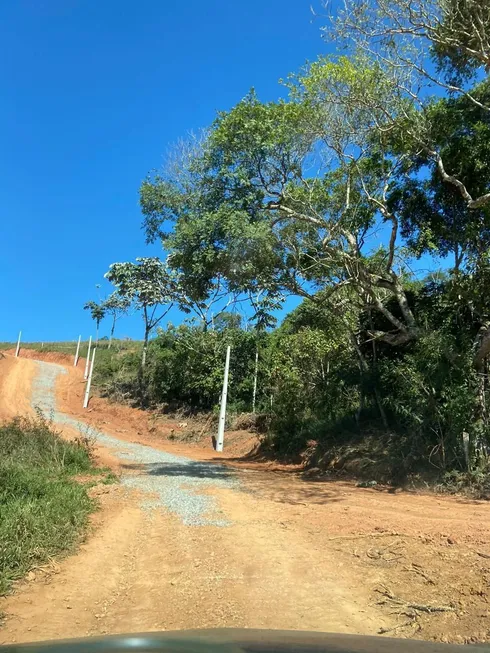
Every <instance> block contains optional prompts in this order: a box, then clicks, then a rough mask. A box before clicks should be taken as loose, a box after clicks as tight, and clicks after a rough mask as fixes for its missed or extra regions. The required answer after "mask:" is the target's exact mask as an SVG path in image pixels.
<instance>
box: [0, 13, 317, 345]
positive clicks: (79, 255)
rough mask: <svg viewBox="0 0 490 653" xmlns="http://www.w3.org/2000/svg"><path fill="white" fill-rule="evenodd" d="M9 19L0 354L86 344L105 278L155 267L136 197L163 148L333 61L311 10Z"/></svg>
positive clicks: (133, 324)
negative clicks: (13, 346)
mask: <svg viewBox="0 0 490 653" xmlns="http://www.w3.org/2000/svg"><path fill="white" fill-rule="evenodd" d="M1 5H2V6H1V8H0V44H1V45H0V51H1V56H2V62H3V74H2V80H3V82H2V86H3V88H2V94H1V95H2V100H1V103H0V126H1V127H0V134H1V140H0V148H1V156H0V211H1V243H2V247H1V252H0V282H1V288H2V302H1V309H0V313H1V314H0V340H13V339H15V338H16V335H17V332H18V330H19V329H22V330H23V332H24V335H25V338H26V339H27V340H60V339H63V340H64V339H74V338H76V337H77V336H78V334H79V333H80V332H81V333H82V334H83V335H84V336H87V335H88V334H89V333H90V332H91V331H92V326H91V324H92V323H91V320H90V318H89V316H88V314H87V312H86V311H83V310H82V305H83V303H84V302H85V301H86V300H88V299H91V298H94V299H96V298H97V291H96V289H95V284H97V283H99V282H101V279H102V275H103V274H104V272H105V271H106V270H107V267H108V266H109V264H110V263H112V262H113V261H117V260H128V259H132V258H134V257H136V256H141V255H143V256H144V255H149V254H150V253H154V252H157V253H159V251H160V250H159V249H152V250H151V249H149V248H147V247H146V246H145V244H144V237H143V233H142V231H141V228H140V224H141V216H140V213H139V207H138V188H139V184H140V182H141V180H142V179H143V178H144V177H145V175H146V174H147V172H148V171H149V170H150V169H152V168H156V167H158V166H160V165H161V163H162V160H163V156H164V154H165V151H166V149H167V147H168V146H169V145H171V144H172V143H173V142H175V140H176V139H177V138H179V137H180V136H183V135H185V133H186V132H188V131H189V130H192V129H197V128H199V127H202V126H206V125H207V124H209V123H210V121H211V120H212V119H213V117H214V115H215V112H216V111H217V110H220V109H227V108H229V107H231V106H232V105H233V104H235V103H236V102H237V101H238V100H239V99H240V98H241V97H243V96H244V95H245V93H246V92H247V90H248V89H249V88H250V87H251V86H255V87H256V89H257V91H258V93H259V94H260V96H261V97H262V98H263V99H272V98H275V97H277V94H278V91H279V87H278V85H277V80H278V79H279V78H280V77H283V76H285V75H286V74H287V73H288V72H290V71H292V70H295V69H297V68H298V67H299V66H300V65H301V64H302V63H304V61H305V60H306V59H313V58H315V57H316V56H317V55H318V54H320V53H323V52H325V51H326V46H325V43H323V42H322V40H321V38H320V31H319V28H320V23H319V22H313V23H312V15H311V13H310V9H309V6H310V2H309V0H247V2H232V1H230V0H206V1H205V2H203V1H202V0H199V1H197V0H185V1H183V2H177V1H176V0H174V1H171V0H138V1H137V2H136V1H135V0H11V1H5V2H2V3H1ZM172 319H173V321H174V322H176V321H178V319H179V318H178V316H177V315H175V314H174V315H173V316H172ZM103 331H104V330H103ZM120 331H121V333H122V334H124V335H129V336H133V337H137V336H139V335H140V331H141V325H140V321H139V319H137V318H136V317H134V318H132V319H130V320H127V321H126V322H125V323H124V324H123V323H121V328H120Z"/></svg>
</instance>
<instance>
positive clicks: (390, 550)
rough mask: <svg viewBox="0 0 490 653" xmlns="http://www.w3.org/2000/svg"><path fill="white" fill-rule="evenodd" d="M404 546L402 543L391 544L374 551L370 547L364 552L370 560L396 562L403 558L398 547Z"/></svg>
mask: <svg viewBox="0 0 490 653" xmlns="http://www.w3.org/2000/svg"><path fill="white" fill-rule="evenodd" d="M403 544H404V542H403V541H399V542H391V543H390V544H388V546H385V548H384V549H375V548H374V547H371V548H370V549H368V550H367V551H366V555H367V557H368V558H370V559H371V560H382V561H383V562H396V561H397V560H400V559H401V558H403V557H404V554H403V552H402V551H400V550H399V547H400V546H402V545H403Z"/></svg>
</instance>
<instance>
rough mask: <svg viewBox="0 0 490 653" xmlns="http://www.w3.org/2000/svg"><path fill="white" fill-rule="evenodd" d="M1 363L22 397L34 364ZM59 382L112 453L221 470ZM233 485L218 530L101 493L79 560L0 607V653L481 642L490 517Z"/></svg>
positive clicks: (255, 474) (224, 494)
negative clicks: (3, 616) (30, 646)
mask: <svg viewBox="0 0 490 653" xmlns="http://www.w3.org/2000/svg"><path fill="white" fill-rule="evenodd" d="M29 363H30V361H29ZM2 364H4V361H0V377H1V374H2V370H3V369H7V367H8V371H7V373H6V375H5V378H6V379H7V381H5V380H4V384H3V386H2V387H3V388H5V387H7V388H8V387H9V386H10V382H11V381H10V380H9V379H12V383H14V384H15V385H16V387H17V388H21V387H23V388H24V390H23V392H25V391H26V388H27V387H28V383H27V381H26V382H24V383H22V382H21V381H20V379H21V377H23V376H24V375H26V379H27V377H28V376H29V375H31V377H29V378H32V369H30V368H29V365H28V362H27V361H25V362H24V363H22V362H21V361H15V363H11V362H10V363H8V364H7V366H6V367H5V368H2V367H1V366H2ZM17 366H22V370H21V369H20V367H19V371H18V372H16V371H15V369H16V367H17ZM66 368H67V370H68V374H67V375H63V376H61V377H59V378H60V382H59V386H58V408H59V409H60V410H62V411H64V412H66V413H69V414H72V415H76V416H77V417H78V418H79V419H83V420H84V421H86V422H87V423H91V424H93V425H95V426H97V427H98V428H100V429H101V430H103V431H105V432H107V433H109V434H111V435H113V436H115V437H117V438H119V439H121V440H127V441H135V442H139V443H144V444H147V445H148V446H151V447H154V448H156V449H164V450H166V451H171V452H172V453H181V454H185V455H187V456H189V457H192V458H196V459H217V458H219V456H217V454H216V453H215V452H213V450H212V449H211V447H208V448H204V447H198V446H191V445H188V444H183V443H173V442H169V441H167V440H165V435H166V434H168V433H170V431H171V429H172V428H173V429H176V428H179V427H178V424H175V423H173V422H170V421H169V422H164V423H163V422H162V423H159V424H158V429H155V428H154V425H153V424H152V423H151V420H150V419H149V417H148V415H147V414H146V413H144V412H143V411H138V410H134V409H131V408H129V407H126V406H117V405H114V404H110V403H109V402H107V401H106V400H104V399H101V398H94V399H92V400H91V403H90V409H89V410H87V411H83V409H81V407H80V406H81V395H82V389H83V378H82V371H81V370H75V369H74V368H73V367H72V366H70V365H67V366H66ZM15 379H17V380H15ZM19 384H20V385H19ZM10 396H11V401H12V402H15V401H19V407H21V408H23V407H25V403H26V402H25V398H24V399H23V398H21V397H20V396H19V393H18V392H16V393H12V392H11V393H10ZM13 408H15V405H12V406H10V412H11V411H12V409H13ZM234 462H235V463H236V462H237V461H236V460H235V461H234ZM237 474H238V477H239V479H240V481H241V483H242V488H243V489H242V490H241V491H239V490H235V489H233V490H231V489H226V490H214V491H213V494H215V495H216V497H217V499H218V501H219V504H220V509H221V510H222V512H223V514H224V515H225V516H226V518H228V519H229V520H230V522H231V523H232V525H231V526H230V527H228V528H216V527H186V526H184V525H183V524H182V523H181V522H180V521H179V520H178V519H177V518H176V517H174V516H172V515H170V514H167V513H164V512H160V513H158V514H156V515H154V516H153V517H151V518H149V517H148V516H146V515H145V514H144V513H143V511H142V510H141V509H140V508H139V506H138V502H137V498H136V497H135V496H133V495H132V494H129V493H126V492H124V491H123V490H122V488H120V487H117V486H116V487H112V488H110V489H109V490H108V491H107V493H106V494H105V493H103V494H101V502H102V508H101V511H100V513H99V514H98V516H97V521H96V528H95V530H94V532H93V533H92V534H91V536H90V537H89V539H88V541H87V543H86V544H85V545H84V546H83V547H82V549H81V551H80V552H79V553H78V554H77V555H74V556H71V557H70V558H68V559H66V560H64V561H62V562H61V563H56V564H54V566H53V569H51V570H42V571H39V572H38V571H36V572H34V576H32V577H31V578H30V580H28V582H26V583H25V584H23V585H22V586H20V587H19V588H18V592H17V593H16V595H14V596H13V597H10V598H8V599H7V600H5V601H4V602H3V605H0V610H2V609H3V610H4V611H5V612H6V613H7V615H8V618H7V620H6V624H5V626H4V628H3V630H0V641H5V642H11V641H29V640H36V639H44V638H50V637H53V638H56V637H66V636H82V635H85V634H99V633H113V632H123V631H126V632H136V631H144V630H157V629H160V630H161V629H172V628H192V627H205V626H208V627H212V626H216V627H217V626H237V627H239V626H247V627H263V628H292V629H297V628H300V629H311V630H327V631H328V630H330V631H338V632H359V633H366V634H374V633H376V632H387V633H389V634H390V635H391V636H399V637H416V638H423V639H435V640H439V641H453V642H476V641H478V642H484V641H486V642H488V641H490V619H489V618H490V607H489V603H488V599H489V594H490V519H489V510H490V506H489V504H488V503H486V502H481V501H470V500H467V499H464V498H461V497H447V496H437V495H433V494H425V495H423V494H418V493H408V492H396V493H394V492H393V493H391V492H389V491H384V490H377V489H361V488H358V487H355V485H354V484H350V483H340V482H329V481H312V480H304V479H303V478H302V477H301V476H300V475H299V474H298V473H297V470H295V469H292V468H287V467H281V466H279V465H276V467H275V469H274V470H271V469H269V468H267V467H265V466H261V465H260V464H258V463H255V464H254V465H248V464H242V466H241V467H240V468H239V469H238V470H237ZM102 492H104V490H102ZM2 636H3V637H2Z"/></svg>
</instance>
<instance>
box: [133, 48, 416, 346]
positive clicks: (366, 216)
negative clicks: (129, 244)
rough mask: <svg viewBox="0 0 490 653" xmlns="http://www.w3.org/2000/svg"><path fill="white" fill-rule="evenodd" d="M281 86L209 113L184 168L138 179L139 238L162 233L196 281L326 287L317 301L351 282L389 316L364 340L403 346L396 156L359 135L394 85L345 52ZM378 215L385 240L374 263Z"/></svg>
mask: <svg viewBox="0 0 490 653" xmlns="http://www.w3.org/2000/svg"><path fill="white" fill-rule="evenodd" d="M290 89H291V99H290V100H289V101H287V102H286V101H282V102H277V103H273V102H272V103H268V104H263V103H261V102H260V101H259V100H258V99H257V97H256V96H255V94H254V93H253V92H252V93H251V94H249V95H248V96H247V97H246V98H245V99H244V100H243V101H242V102H240V103H239V104H238V105H237V106H236V107H235V108H234V109H232V110H231V111H230V112H228V113H223V114H220V115H219V116H218V118H217V120H216V121H215V123H214V125H213V127H212V128H211V130H210V132H209V136H208V138H207V140H206V141H205V143H204V144H203V146H202V148H201V150H200V152H199V153H198V154H197V155H195V156H194V158H193V159H191V161H190V162H188V168H189V170H188V171H186V172H185V174H182V175H179V174H178V175H174V176H172V177H169V176H168V175H167V176H155V177H153V178H150V179H148V180H147V181H146V182H145V183H144V184H143V186H142V188H141V203H142V208H143V213H144V215H145V227H146V231H147V236H148V239H149V240H155V239H156V238H162V240H163V242H164V245H165V247H166V248H167V249H169V250H170V251H171V252H172V258H171V260H172V264H173V265H175V266H176V267H177V268H178V269H179V270H181V271H182V272H183V273H184V274H185V277H186V278H193V279H196V280H197V283H198V284H200V285H201V286H202V288H206V287H207V285H208V284H209V283H211V281H212V279H213V278H215V276H216V275H217V274H218V273H221V274H223V275H225V276H226V278H227V279H228V283H229V284H230V286H231V287H232V288H238V289H240V290H245V291H247V290H251V289H254V288H255V289H257V288H266V289H267V290H270V291H272V292H279V291H282V292H286V293H293V294H297V295H301V296H305V297H312V298H315V297H317V294H316V291H317V290H318V289H328V291H329V292H327V293H322V298H323V300H327V299H328V298H329V297H331V296H332V295H333V294H334V293H335V292H336V291H337V290H338V289H339V288H345V287H350V288H353V289H355V293H354V296H355V297H356V301H358V302H359V304H360V305H364V304H365V303H366V302H369V303H370V304H372V305H373V306H374V307H375V308H376V310H379V311H380V312H382V313H383V315H385V317H386V318H387V320H388V322H389V324H390V327H391V328H390V329H389V330H387V331H386V332H384V333H375V334H372V335H373V337H376V338H382V339H384V340H386V341H389V342H391V343H393V344H397V343H401V342H406V341H408V340H410V339H412V338H414V337H416V333H417V327H416V324H415V319H414V316H413V314H412V312H411V310H410V307H409V305H408V302H407V298H406V295H405V293H404V290H403V285H402V283H401V282H400V277H399V273H398V271H397V270H398V267H399V266H398V264H397V258H396V256H397V245H398V230H399V223H398V218H397V216H396V215H395V214H394V213H393V212H392V211H391V210H390V209H389V206H388V190H389V187H390V183H391V180H392V179H394V178H395V176H396V174H397V171H398V170H399V169H400V167H401V166H403V165H404V161H405V156H404V155H399V156H396V155H392V154H390V153H389V151H388V146H387V144H386V143H385V142H383V140H382V139H379V138H378V139H371V140H370V136H369V135H370V133H371V129H372V126H373V124H374V125H376V124H381V122H382V121H384V120H386V117H385V116H384V111H383V110H381V109H380V110H378V109H377V107H379V106H381V105H382V102H383V98H385V97H386V96H388V95H389V94H390V93H391V91H392V89H391V88H390V85H389V83H388V82H387V80H385V79H384V78H383V77H382V76H381V75H380V74H379V71H378V70H369V69H366V68H364V67H363V66H362V62H360V61H359V62H350V61H348V60H347V59H342V60H340V61H338V62H336V63H333V62H330V61H326V60H321V61H319V62H318V63H316V64H314V65H312V66H311V67H309V68H308V69H307V70H305V72H304V73H303V74H302V75H300V76H298V77H297V78H295V79H293V80H291V82H290ZM366 98H368V99H369V103H370V104H369V106H368V107H366ZM380 222H386V223H387V224H388V225H389V238H388V243H387V247H386V250H385V251H384V253H383V255H380V254H379V253H378V255H377V256H376V257H375V259H373V258H371V257H369V256H368V251H369V245H370V242H371V243H372V240H371V241H370V238H372V234H373V232H374V230H376V229H377V228H378V227H379V223H380ZM169 223H173V230H168V226H169ZM388 296H393V297H395V298H396V300H397V303H398V307H399V308H398V310H397V312H396V314H395V313H394V312H392V311H390V310H388V309H387V307H386V301H385V299H386V298H387V297H388Z"/></svg>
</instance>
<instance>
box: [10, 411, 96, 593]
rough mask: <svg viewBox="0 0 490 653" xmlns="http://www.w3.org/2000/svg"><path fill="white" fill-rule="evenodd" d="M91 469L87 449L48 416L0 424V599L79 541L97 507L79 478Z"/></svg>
mask: <svg viewBox="0 0 490 653" xmlns="http://www.w3.org/2000/svg"><path fill="white" fill-rule="evenodd" d="M91 468H92V464H91V460H90V455H89V450H88V448H87V446H84V444H83V442H82V441H80V442H66V441H64V440H63V439H61V438H60V437H59V436H58V434H57V433H56V432H55V431H54V430H53V427H52V425H51V424H50V423H48V422H47V421H46V420H44V419H43V418H42V417H38V418H37V419H36V420H28V419H20V418H18V419H14V420H12V421H10V422H6V423H4V424H2V425H0V594H4V593H5V592H6V591H7V590H8V589H9V587H10V585H11V583H12V581H14V580H16V579H18V578H21V577H22V576H24V575H25V573H26V572H27V571H28V570H29V569H30V568H31V567H33V566H35V565H40V564H43V563H45V562H47V561H48V560H49V559H50V558H51V557H52V556H53V555H56V554H59V553H63V552H66V551H68V550H70V548H71V547H72V546H73V545H74V544H75V543H76V542H77V541H79V539H80V535H81V533H82V532H83V530H84V528H85V526H86V525H87V520H88V515H89V513H90V512H91V511H92V510H93V508H94V505H93V502H92V500H91V499H90V498H89V497H88V495H87V491H86V488H85V487H83V486H82V485H80V484H79V483H77V482H76V481H75V480H74V479H73V476H74V475H75V474H80V473H87V472H90V471H91Z"/></svg>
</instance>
